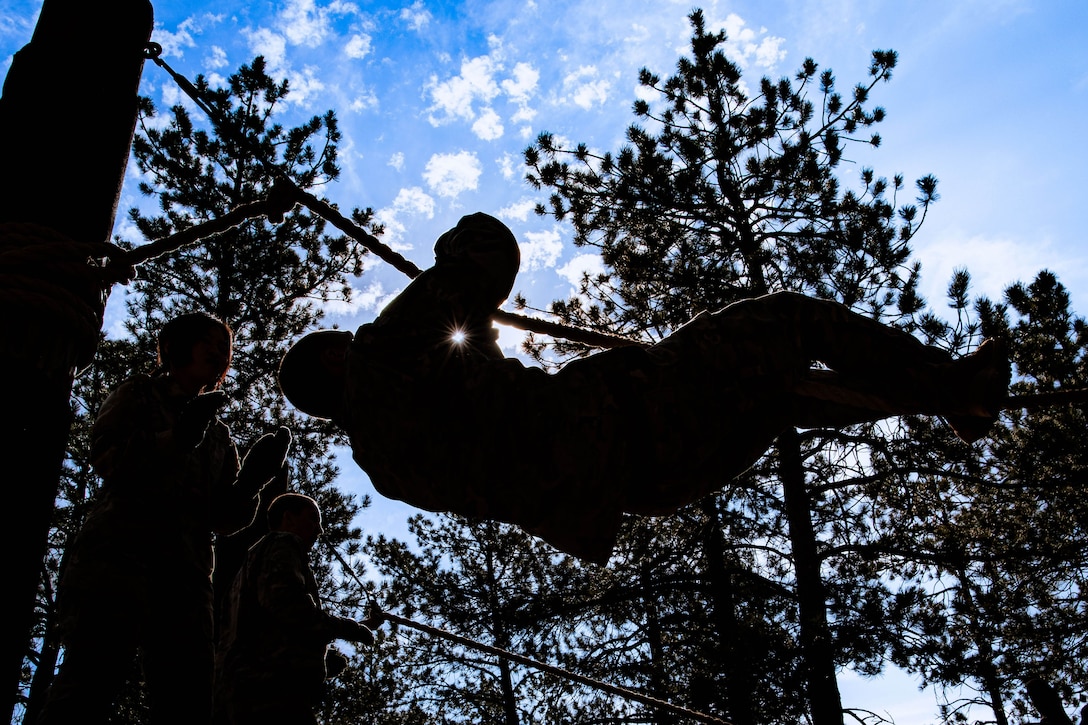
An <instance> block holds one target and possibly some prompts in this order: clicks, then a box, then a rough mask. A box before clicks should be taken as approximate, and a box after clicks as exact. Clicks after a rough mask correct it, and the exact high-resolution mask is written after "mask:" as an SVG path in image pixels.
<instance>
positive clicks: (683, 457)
mask: <svg viewBox="0 0 1088 725" xmlns="http://www.w3.org/2000/svg"><path fill="white" fill-rule="evenodd" d="M519 261H520V260H519V252H518V246H517V241H516V240H515V239H514V237H513V235H512V234H511V233H510V231H509V229H507V228H506V227H505V226H504V225H503V224H502V223H501V222H499V221H498V220H497V219H494V218H492V217H489V216H487V215H485V214H473V215H470V216H466V217H464V218H462V219H461V220H460V222H459V223H458V224H457V226H456V227H455V228H454V229H451V230H450V231H448V232H446V233H445V234H443V235H442V236H441V237H440V238H439V239H438V242H437V243H436V245H435V264H434V266H433V267H431V268H430V269H428V270H425V271H424V272H422V273H421V274H420V275H419V276H418V277H416V278H415V279H414V280H413V281H412V282H411V284H409V285H408V287H407V288H406V289H405V290H404V291H403V292H402V293H401V294H400V295H398V296H397V297H396V298H395V299H394V300H393V301H392V302H390V303H389V305H388V306H387V307H386V308H385V309H384V310H383V311H382V312H381V314H380V315H379V316H378V317H377V319H376V320H375V321H374V322H372V323H369V324H365V325H362V326H361V327H359V329H358V330H357V331H356V333H355V335H354V336H353V335H352V334H351V333H350V332H345V331H336V330H326V331H319V332H315V333H310V334H309V335H306V336H305V337H303V338H302V339H301V340H299V341H298V342H297V343H296V344H295V345H294V346H293V347H292V348H291V349H290V350H289V351H288V353H287V354H286V355H285V356H284V359H283V361H282V363H281V366H280V386H281V389H282V391H283V393H284V395H285V396H286V397H287V399H288V400H289V401H290V402H291V403H292V404H293V405H294V406H295V407H296V408H298V409H299V410H301V411H303V412H305V413H308V414H310V415H313V416H317V417H321V418H330V419H332V420H333V421H334V422H336V423H337V424H338V425H339V426H340V427H342V428H343V429H344V430H345V431H346V432H347V433H348V435H349V437H350V440H351V446H352V451H353V454H354V458H355V461H356V462H357V463H358V464H359V466H360V467H362V469H363V470H364V471H366V473H367V474H368V475H369V476H370V479H371V481H372V482H373V484H374V487H375V488H376V489H377V490H378V492H379V493H381V494H382V495H385V496H389V497H391V498H395V499H399V500H402V501H405V502H407V503H409V504H411V505H413V506H417V507H419V508H422V509H426V510H429V511H447V512H454V513H458V514H461V515H464V516H467V517H470V518H479V519H495V520H498V521H505V522H508V523H513V524H516V525H518V526H520V527H522V528H523V529H525V530H526V531H528V532H531V533H533V534H535V535H538V536H540V537H541V538H543V539H545V540H546V541H548V542H549V543H551V544H552V545H554V546H555V547H557V548H559V549H561V550H563V551H566V552H569V553H571V554H574V555H576V556H579V557H581V558H585V559H588V560H591V561H604V560H606V559H607V557H608V555H609V552H610V551H611V548H612V546H613V544H614V541H615V536H616V532H617V529H618V526H619V522H620V518H621V515H622V513H623V512H629V513H633V514H641V515H665V514H669V513H672V512H674V511H676V509H677V508H678V507H680V506H683V505H685V504H687V503H690V502H693V501H695V500H697V499H698V498H700V497H701V496H703V495H704V494H706V493H708V492H710V491H713V490H716V489H718V488H720V487H721V486H723V485H724V484H725V483H726V482H727V481H728V480H729V479H730V478H731V477H733V476H736V475H738V474H740V473H741V472H743V471H744V470H745V469H747V468H748V467H749V466H751V465H752V463H754V462H755V461H756V460H758V458H759V457H760V456H761V455H762V454H763V453H764V451H766V449H767V448H768V447H769V446H770V445H771V444H772V443H773V441H774V439H775V438H776V437H777V436H778V435H779V434H780V433H782V432H783V431H784V430H786V429H787V428H790V427H802V428H811V427H828V426H833V427H840V426H847V425H851V424H856V423H863V422H868V421H876V420H880V419H882V418H886V417H889V416H893V415H903V414H927V415H942V416H945V418H946V420H948V422H949V423H950V424H951V425H952V426H953V428H954V430H956V432H957V433H958V434H959V435H960V437H961V438H963V439H964V440H966V441H968V442H971V441H974V440H976V439H977V438H979V437H981V436H982V435H984V434H985V432H986V430H988V429H989V427H990V426H991V425H992V423H993V421H994V420H995V418H996V416H997V415H998V413H999V411H1000V409H1001V406H1002V403H1003V402H1004V401H1005V400H1006V397H1007V389H1008V383H1009V374H1010V371H1009V364H1008V361H1007V359H1006V358H1005V356H1004V354H1003V352H1002V350H1001V349H1000V345H998V344H997V343H996V342H994V341H988V342H986V343H984V344H983V345H982V346H980V347H979V349H978V350H977V351H976V352H975V353H974V354H972V355H969V356H967V357H964V358H961V359H958V360H953V359H952V357H951V356H950V355H949V354H948V353H947V352H945V351H943V350H941V349H939V348H936V347H931V346H927V345H924V344H922V343H921V342H920V341H919V340H917V339H916V338H914V337H912V336H911V335H909V334H907V333H905V332H902V331H899V330H895V329H893V328H890V327H887V326H885V325H881V324H880V323H878V322H876V321H874V320H872V319H870V318H867V317H864V316H862V315H859V314H856V313H854V312H852V311H851V310H849V309H848V308H847V307H845V306H843V305H840V304H838V303H835V302H831V301H827V300H819V299H814V298H810V297H805V296H802V295H799V294H794V293H789V292H780V293H776V294H770V295H766V296H764V297H759V298H756V299H750V300H744V301H741V302H737V303H735V304H732V305H729V306H728V307H725V308H724V309H722V310H720V311H718V312H715V313H702V314H699V315H697V316H696V317H695V318H694V319H692V320H691V321H690V322H688V323H687V324H686V325H684V326H682V327H681V328H679V329H678V330H676V331H675V332H674V333H673V334H671V335H669V336H668V337H666V338H665V339H663V340H661V341H660V342H658V343H656V344H654V345H651V346H648V347H637V346H631V347H617V348H613V349H609V350H606V351H603V352H600V353H597V354H594V355H591V356H589V357H586V358H583V359H580V360H576V361H573V362H570V363H568V364H567V365H565V366H564V367H563V368H562V369H561V370H559V371H558V372H557V373H555V374H548V373H547V372H545V371H544V370H541V369H539V368H534V367H526V366H524V365H522V363H521V362H519V361H518V360H516V359H513V358H506V357H504V356H503V354H502V352H501V350H500V349H499V347H498V344H497V342H496V335H497V331H496V330H495V329H494V328H493V327H492V325H491V320H490V318H491V315H492V314H493V313H494V312H495V310H496V309H497V308H498V306H499V305H500V304H501V303H502V301H503V300H504V299H505V298H506V297H507V295H508V294H509V293H510V290H511V289H512V287H513V282H514V277H515V275H516V274H517V269H518V264H519ZM814 361H819V362H820V363H822V364H823V365H824V366H826V368H821V369H816V368H814V367H813V362H814Z"/></svg>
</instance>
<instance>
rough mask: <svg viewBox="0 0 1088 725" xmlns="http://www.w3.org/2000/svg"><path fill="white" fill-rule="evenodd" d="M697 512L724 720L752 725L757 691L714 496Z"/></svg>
mask: <svg viewBox="0 0 1088 725" xmlns="http://www.w3.org/2000/svg"><path fill="white" fill-rule="evenodd" d="M699 506H700V508H701V509H702V511H703V514H704V515H705V516H706V525H705V526H704V529H703V551H704V552H705V555H706V569H705V571H704V572H703V575H704V576H705V577H706V578H707V579H708V580H709V582H710V596H711V606H712V607H713V612H712V614H713V619H712V621H713V622H714V623H715V625H716V627H717V640H716V645H715V649H716V652H715V655H716V656H715V657H714V658H713V660H712V661H716V662H719V663H720V664H721V667H722V673H723V674H724V677H723V678H722V689H723V690H724V692H723V697H722V704H724V705H725V709H726V712H727V714H728V718H727V719H728V720H729V722H730V723H732V724H733V725H754V723H755V722H756V718H755V713H754V711H753V704H754V703H753V702H752V693H753V692H755V691H756V688H757V687H758V685H757V683H756V682H755V677H754V672H755V670H754V669H753V668H752V667H750V666H749V658H750V656H751V654H752V653H751V651H750V650H749V649H748V647H746V646H745V644H744V642H745V640H746V638H744V637H742V635H741V628H740V623H739V622H738V620H737V602H736V588H735V582H734V580H733V576H732V574H730V572H729V568H728V567H729V565H728V564H727V562H726V556H725V551H724V542H725V533H724V532H723V531H722V517H721V509H720V507H719V506H718V499H717V498H716V497H714V496H707V497H705V498H704V499H703V500H702V501H701V502H700V503H699Z"/></svg>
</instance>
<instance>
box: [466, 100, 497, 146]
mask: <svg viewBox="0 0 1088 725" xmlns="http://www.w3.org/2000/svg"><path fill="white" fill-rule="evenodd" d="M472 132H473V133H474V134H476V136H477V137H479V138H481V139H483V140H484V141H494V140H495V139H497V138H500V137H501V136H502V133H503V127H502V119H501V118H499V114H497V113H495V111H493V110H492V109H490V108H485V109H484V110H483V111H482V112H481V113H480V117H479V118H477V119H476V121H475V122H474V123H473V124H472Z"/></svg>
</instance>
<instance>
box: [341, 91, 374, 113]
mask: <svg viewBox="0 0 1088 725" xmlns="http://www.w3.org/2000/svg"><path fill="white" fill-rule="evenodd" d="M377 107H378V97H377V96H376V95H374V92H373V91H371V90H369V89H367V90H365V91H363V92H362V93H360V94H359V95H357V96H355V98H353V99H351V102H350V103H349V104H348V108H349V109H350V110H352V111H355V112H359V111H366V110H368V109H371V108H377Z"/></svg>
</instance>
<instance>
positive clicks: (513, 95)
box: [501, 63, 540, 103]
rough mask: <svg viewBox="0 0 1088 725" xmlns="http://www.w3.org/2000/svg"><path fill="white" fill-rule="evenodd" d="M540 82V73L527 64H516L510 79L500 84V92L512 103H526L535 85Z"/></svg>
mask: <svg viewBox="0 0 1088 725" xmlns="http://www.w3.org/2000/svg"><path fill="white" fill-rule="evenodd" d="M539 82H540V71H538V70H537V69H536V68H533V67H532V66H531V65H529V64H528V63H518V64H517V65H515V66H514V70H513V73H512V74H511V77H510V78H507V79H506V80H504V81H503V82H502V84H501V85H502V90H503V92H504V93H506V95H507V96H509V97H510V100H511V101H513V102H514V103H528V102H529V98H530V97H531V96H532V94H533V91H535V90H536V87H537V83H539Z"/></svg>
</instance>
